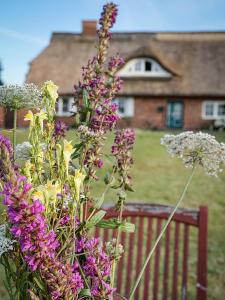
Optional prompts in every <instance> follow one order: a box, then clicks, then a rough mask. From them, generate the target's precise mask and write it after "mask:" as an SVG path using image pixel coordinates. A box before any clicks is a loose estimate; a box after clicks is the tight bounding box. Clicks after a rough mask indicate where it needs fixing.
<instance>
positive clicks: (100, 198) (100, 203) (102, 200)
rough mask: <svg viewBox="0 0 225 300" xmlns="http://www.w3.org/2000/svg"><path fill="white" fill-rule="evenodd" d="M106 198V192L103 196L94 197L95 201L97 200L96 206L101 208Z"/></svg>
mask: <svg viewBox="0 0 225 300" xmlns="http://www.w3.org/2000/svg"><path fill="white" fill-rule="evenodd" d="M104 200H105V194H102V196H101V197H96V198H95V199H94V201H95V204H94V208H96V209H100V208H101V206H102V204H103V202H104Z"/></svg>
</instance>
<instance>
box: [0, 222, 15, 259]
mask: <svg viewBox="0 0 225 300" xmlns="http://www.w3.org/2000/svg"><path fill="white" fill-rule="evenodd" d="M6 230H7V225H6V224H3V225H1V226H0V256H2V254H3V253H5V252H8V251H9V250H13V244H14V243H15V242H16V241H14V240H10V239H9V238H7V237H6Z"/></svg>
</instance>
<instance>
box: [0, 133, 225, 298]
mask: <svg viewBox="0 0 225 300" xmlns="http://www.w3.org/2000/svg"><path fill="white" fill-rule="evenodd" d="M2 133H3V134H7V135H8V134H9V133H8V132H7V131H4V130H3V131H2ZM164 134H165V132H158V131H157V132H151V131H141V130H138V131H137V141H136V145H135V149H134V159H135V164H134V169H133V172H132V173H133V180H134V189H135V192H134V193H130V194H129V197H128V200H129V201H139V202H152V203H153V202H154V203H160V204H164V203H165V204H168V203H170V204H174V203H175V202H176V200H177V199H178V197H179V195H180V193H181V191H182V189H183V186H184V184H185V182H186V180H187V177H188V174H189V172H190V170H188V169H186V168H185V167H184V166H183V165H182V163H181V162H180V161H179V160H177V159H174V158H171V157H170V156H169V155H168V154H167V152H166V150H165V148H164V147H163V146H161V145H160V138H161V137H162V136H163V135H164ZM213 134H215V135H216V137H217V139H218V140H219V141H224V142H225V133H218V132H216V133H213ZM26 135H27V131H23V130H20V131H19V133H18V141H19V142H21V141H22V140H24V139H26ZM72 137H73V131H72V130H71V131H70V132H69V133H68V139H69V140H70V139H72ZM112 140H113V138H112V136H111V135H110V136H109V137H108V139H107V145H106V147H107V148H109V146H110V143H111V142H112ZM101 190H103V185H102V184H101V183H97V184H96V187H95V190H94V193H95V194H96V195H97V194H100V191H101ZM114 199H115V195H114V193H113V191H109V193H108V195H107V201H110V202H112V201H113V200H114ZM201 204H204V205H208V208H209V265H208V294H209V297H208V299H210V300H211V299H215V300H222V299H224V294H225V291H224V289H225V239H224V231H225V222H224V215H225V172H224V173H222V174H221V175H220V177H219V178H212V177H208V176H206V175H204V174H203V172H202V171H201V170H198V171H197V173H196V175H195V178H194V181H193V183H192V185H191V187H190V189H189V191H188V193H187V196H186V198H185V200H184V202H183V206H184V207H189V208H197V207H198V206H199V205H201ZM0 299H3V296H1V294H0Z"/></svg>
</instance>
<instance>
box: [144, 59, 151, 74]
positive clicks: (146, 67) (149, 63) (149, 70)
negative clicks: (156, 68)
mask: <svg viewBox="0 0 225 300" xmlns="http://www.w3.org/2000/svg"><path fill="white" fill-rule="evenodd" d="M151 70H152V63H151V62H150V61H148V60H146V61H145V71H146V72H151Z"/></svg>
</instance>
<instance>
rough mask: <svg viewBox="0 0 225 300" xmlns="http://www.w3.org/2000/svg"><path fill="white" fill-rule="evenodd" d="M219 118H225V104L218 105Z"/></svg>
mask: <svg viewBox="0 0 225 300" xmlns="http://www.w3.org/2000/svg"><path fill="white" fill-rule="evenodd" d="M218 116H225V103H223V104H219V105H218Z"/></svg>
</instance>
